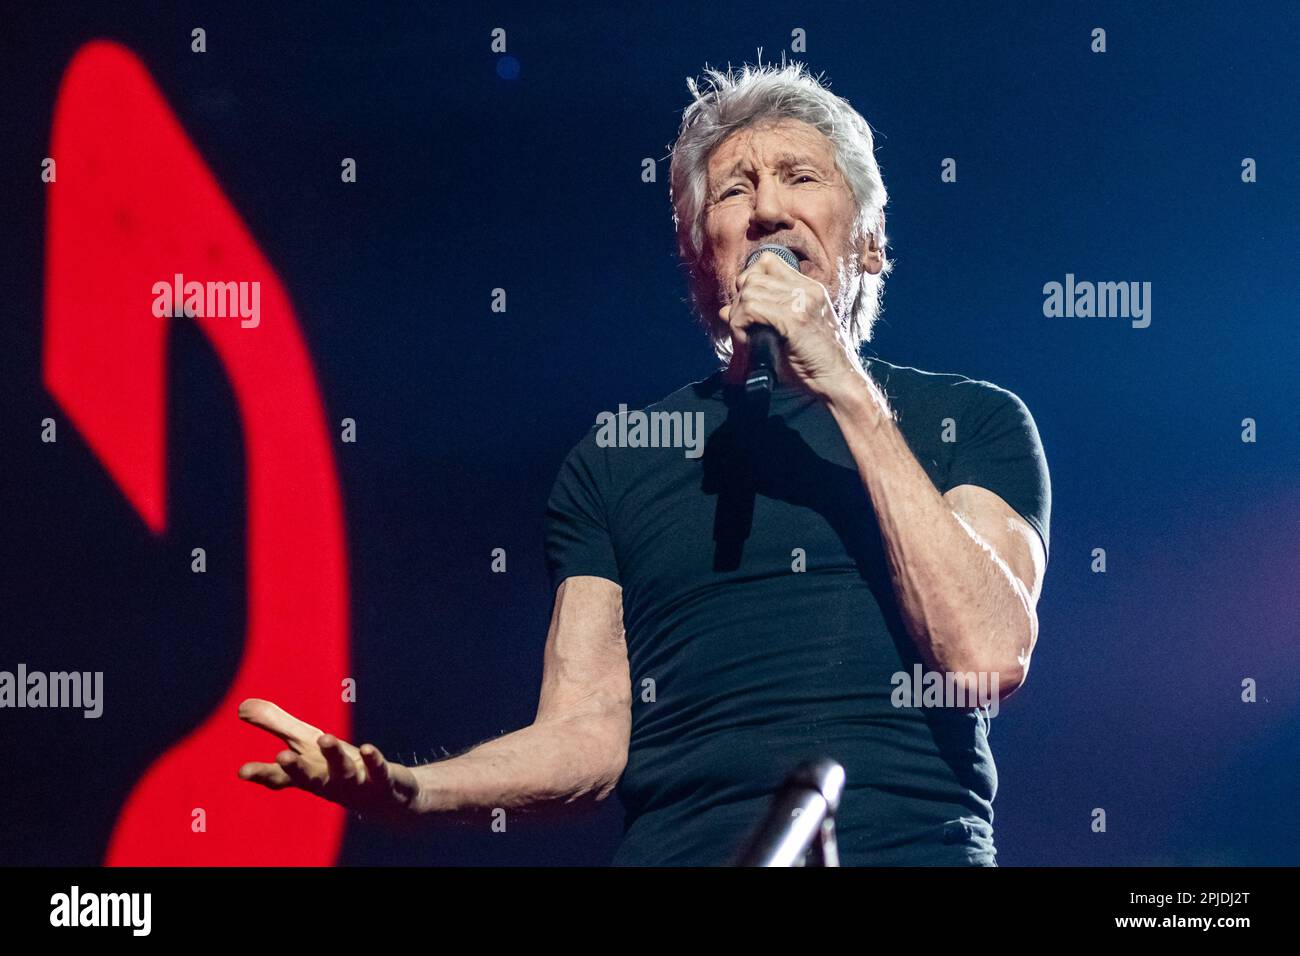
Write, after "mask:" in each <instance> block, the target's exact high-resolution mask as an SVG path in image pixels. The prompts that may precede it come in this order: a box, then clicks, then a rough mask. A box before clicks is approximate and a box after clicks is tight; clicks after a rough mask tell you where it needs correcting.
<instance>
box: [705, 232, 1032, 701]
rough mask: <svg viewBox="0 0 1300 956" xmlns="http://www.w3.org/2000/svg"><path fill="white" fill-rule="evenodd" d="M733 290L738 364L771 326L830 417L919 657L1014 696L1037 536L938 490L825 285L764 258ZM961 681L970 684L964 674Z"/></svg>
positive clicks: (969, 492) (988, 503)
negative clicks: (752, 339)
mask: <svg viewBox="0 0 1300 956" xmlns="http://www.w3.org/2000/svg"><path fill="white" fill-rule="evenodd" d="M873 248H874V246H873ZM867 258H870V257H867ZM865 261H866V259H864V262H865ZM736 288H737V294H736V297H735V299H734V301H733V303H732V304H730V305H727V306H725V307H723V308H722V309H720V310H719V312H718V315H719V317H720V318H721V319H722V320H723V321H724V322H726V323H727V324H728V325H729V326H730V328H731V333H732V339H733V341H734V342H735V343H736V347H737V349H738V350H739V355H740V362H738V363H736V367H738V368H743V367H744V364H743V362H744V361H745V359H746V356H747V352H748V348H749V336H748V330H749V328H750V327H751V326H753V325H755V324H765V325H769V326H771V327H772V328H773V329H775V330H776V331H777V333H778V334H779V335H780V336H781V338H782V339H783V340H784V344H785V348H784V350H783V372H782V374H783V376H785V378H787V379H790V380H797V381H799V382H801V383H802V385H803V386H804V387H805V388H806V389H808V390H809V391H811V392H812V393H813V394H814V395H817V396H818V397H819V398H820V399H822V401H823V402H825V404H826V406H827V408H829V410H830V412H831V414H832V415H833V416H834V417H835V421H836V423H837V424H838V425H839V427H840V431H841V433H843V435H844V440H845V442H846V444H847V445H848V447H849V451H850V452H851V453H852V455H853V461H854V463H855V464H856V465H857V469H858V475H859V477H860V478H861V480H862V484H863V487H864V488H865V489H866V491H867V494H868V495H869V496H870V498H871V504H872V506H873V507H874V509H875V512H876V515H877V518H878V520H879V523H880V531H881V537H882V539H883V541H884V545H885V552H886V555H887V557H888V562H889V568H890V574H891V578H892V581H893V586H894V592H895V594H896V595H897V596H898V603H899V607H900V610H901V611H902V615H903V619H904V622H905V623H906V626H907V630H908V633H909V635H910V636H911V638H912V640H913V642H914V643H915V644H916V646H917V649H918V651H919V652H920V654H921V656H922V658H923V659H924V660H925V662H926V663H927V664H928V665H929V666H930V667H931V668H934V669H936V670H941V671H945V672H950V673H954V674H966V675H978V674H979V673H981V672H983V673H985V674H994V673H996V674H997V675H998V691H999V696H1001V697H1005V696H1007V695H1008V694H1010V693H1011V692H1012V691H1014V690H1015V688H1017V687H1019V686H1020V684H1021V683H1023V681H1024V679H1025V675H1026V674H1027V673H1028V670H1029V656H1030V653H1031V652H1032V650H1033V646H1034V642H1035V641H1036V640H1037V637H1038V612H1037V602H1038V595H1039V593H1040V591H1041V589H1042V579H1043V572H1044V568H1045V566H1046V560H1045V555H1044V553H1043V545H1042V541H1041V540H1040V539H1039V537H1038V535H1037V532H1035V531H1034V530H1033V529H1032V528H1031V527H1030V526H1029V524H1028V522H1026V521H1025V520H1024V519H1023V518H1021V517H1020V516H1019V515H1017V514H1016V513H1015V512H1014V511H1013V510H1012V509H1011V508H1010V506H1009V505H1007V504H1006V502H1004V501H1003V500H1002V499H1001V498H999V497H998V496H997V495H995V494H993V493H992V492H990V491H987V490H985V489H982V488H978V487H975V486H972V485H963V486H961V487H959V488H954V489H952V490H951V491H949V492H948V495H947V496H943V495H940V494H939V491H938V489H937V488H935V486H934V484H933V483H932V482H931V481H930V478H929V476H928V475H927V474H926V473H925V470H924V469H923V468H922V467H921V465H920V463H919V462H917V460H916V457H915V456H914V455H913V454H912V451H911V449H910V448H909V447H908V446H907V442H906V440H905V439H904V438H903V435H902V433H901V432H900V431H899V430H898V426H897V425H896V424H895V423H894V420H893V416H892V414H891V412H890V410H889V404H888V401H887V400H886V398H885V396H884V394H883V393H882V392H881V391H880V389H879V388H878V387H877V386H876V384H875V382H873V381H872V380H871V377H870V376H869V375H868V374H867V373H866V372H865V371H864V370H863V369H862V366H861V363H860V362H859V361H858V357H857V350H856V346H855V345H854V343H852V342H851V341H849V340H848V337H847V335H846V333H845V331H844V328H843V326H842V324H841V322H840V321H839V318H838V316H837V314H836V312H835V309H834V306H833V304H832V303H831V300H830V296H829V293H828V292H827V290H826V288H825V287H824V286H822V285H821V284H820V283H818V282H817V281H816V280H814V279H811V278H809V277H808V276H805V275H802V274H801V273H799V272H797V271H795V270H793V269H790V268H789V267H788V266H786V265H785V264H783V263H782V262H781V261H780V260H779V259H778V258H777V257H776V256H773V255H770V254H769V255H763V256H760V257H759V258H758V260H757V261H756V262H755V263H754V264H753V265H752V266H750V267H749V268H748V269H746V270H745V271H744V272H742V273H741V274H740V276H739V277H738V279H737V281H736ZM964 683H966V684H967V685H968V686H967V690H968V691H974V690H976V689H977V688H976V687H975V686H971V684H972V681H971V677H966V678H964Z"/></svg>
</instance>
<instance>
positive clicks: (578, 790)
mask: <svg viewBox="0 0 1300 956" xmlns="http://www.w3.org/2000/svg"><path fill="white" fill-rule="evenodd" d="M631 729H632V685H631V678H630V676H629V673H628V660H627V644H626V641H625V638H624V634H623V592H622V589H621V588H620V587H619V586H618V585H617V584H615V583H614V582H612V581H608V580H606V579H604V578H597V577H571V578H567V579H566V580H564V581H562V582H561V583H560V586H559V587H558V588H556V591H555V607H554V610H553V611H552V613H551V628H550V633H549V634H548V635H547V639H546V651H545V656H544V658H543V671H542V691H541V698H540V700H539V702H538V705H537V716H536V717H534V718H533V723H532V724H531V725H529V726H527V727H524V728H523V729H522V730H517V731H515V732H514V733H510V734H506V735H505V736H503V737H498V738H497V739H495V740H490V741H488V742H487V743H484V744H480V745H479V746H477V747H475V748H473V749H472V750H470V751H468V752H467V753H464V754H461V755H460V756H458V757H453V758H451V759H449V760H441V761H438V762H436V763H430V764H425V765H423V766H420V767H415V768H414V773H415V777H416V780H417V781H418V783H419V793H418V795H417V797H416V800H415V805H414V809H415V811H416V812H417V813H420V814H431V813H432V814H442V813H447V812H449V811H450V812H463V811H470V812H473V811H474V810H484V809H492V808H496V807H501V808H505V809H528V810H531V811H538V810H558V809H565V808H567V807H569V806H570V805H574V804H581V805H586V806H591V805H594V804H596V803H599V802H600V801H601V800H604V799H605V798H606V797H608V796H609V794H610V793H611V792H612V791H613V790H614V787H615V785H617V783H618V779H619V777H620V776H621V775H622V773H623V768H624V766H625V765H626V764H627V748H628V741H629V738H630V735H631Z"/></svg>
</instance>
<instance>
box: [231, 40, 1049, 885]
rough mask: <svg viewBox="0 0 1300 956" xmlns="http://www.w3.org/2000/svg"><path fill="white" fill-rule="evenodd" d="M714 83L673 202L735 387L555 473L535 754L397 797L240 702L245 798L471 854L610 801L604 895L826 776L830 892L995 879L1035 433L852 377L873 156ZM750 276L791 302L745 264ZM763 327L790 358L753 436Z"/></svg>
mask: <svg viewBox="0 0 1300 956" xmlns="http://www.w3.org/2000/svg"><path fill="white" fill-rule="evenodd" d="M706 77H707V79H708V83H707V88H706V89H701V87H700V86H699V85H697V84H696V83H693V82H692V83H690V84H689V86H690V90H691V93H692V95H693V102H692V103H691V104H690V105H689V106H688V107H687V108H686V110H685V113H684V115H683V119H682V125H681V131H680V134H679V136H678V138H677V142H676V144H675V146H674V148H673V152H672V169H671V182H672V187H671V188H672V201H673V209H674V221H675V223H676V227H677V237H678V246H679V249H680V252H681V256H682V259H683V261H684V262H685V264H686V266H687V269H688V272H689V276H690V293H691V300H692V303H693V305H694V307H695V309H696V310H697V312H699V314H700V316H701V318H702V320H703V322H704V325H705V327H706V329H707V330H708V332H709V335H710V338H711V339H712V342H713V346H714V349H715V351H716V353H717V354H718V356H719V357H720V359H721V360H722V362H723V363H724V365H725V367H724V368H723V369H722V370H720V371H719V372H717V373H715V374H714V375H713V376H711V377H709V378H707V379H705V380H704V381H702V382H697V383H695V384H692V385H689V386H687V387H686V388H683V389H681V390H679V391H677V392H674V393H673V394H672V395H670V396H668V397H667V398H666V399H664V400H663V401H662V402H660V403H658V404H657V405H655V406H651V408H650V409H648V410H647V411H651V412H654V411H657V412H665V413H670V414H671V413H680V417H681V418H682V419H684V418H686V417H687V416H691V417H692V420H694V421H699V422H702V423H703V436H704V450H703V453H702V454H697V453H692V454H685V453H684V452H683V449H682V448H680V447H677V448H674V447H664V444H665V443H660V442H656V443H655V446H657V447H644V445H645V444H646V443H638V444H637V445H636V446H632V444H631V443H627V442H624V443H621V444H620V443H618V442H611V441H610V440H609V436H610V434H611V433H612V432H614V431H615V430H613V429H604V430H602V429H598V428H593V429H592V431H591V432H590V433H589V434H588V435H587V436H586V438H584V439H583V440H582V441H581V442H579V443H578V445H577V446H576V447H575V448H574V449H573V450H572V451H571V452H570V454H569V455H568V457H567V458H566V459H565V461H564V464H563V465H562V467H561V469H560V474H559V477H558V479H557V480H556V483H555V486H554V489H553V491H552V493H551V496H550V501H549V505H548V513H547V519H548V524H547V537H546V556H547V564H548V568H549V571H550V573H551V577H552V583H553V584H554V585H555V605H554V610H553V613H552V617H551V626H550V632H549V635H548V638H547V644H546V651H545V657H544V673H543V678H542V687H541V696H540V702H539V705H538V709H537V716H536V718H535V719H534V721H533V723H532V724H531V725H530V726H528V727H525V728H523V729H522V730H518V731H515V732H514V733H510V734H506V735H505V736H503V737H500V738H498V739H496V740H492V741H489V742H487V743H484V744H481V745H479V746H478V747H475V748H473V749H472V750H470V751H468V752H466V753H464V754H461V755H459V756H456V757H453V758H450V759H446V760H441V761H437V762H434V763H430V764H425V765H423V766H419V767H405V766H402V765H400V764H396V763H392V762H388V761H386V760H385V759H384V757H383V756H382V755H381V754H380V753H379V751H378V750H377V749H375V748H374V747H372V746H371V745H369V744H367V745H364V746H363V747H361V748H360V749H359V750H358V749H357V748H355V747H353V746H352V745H351V744H348V743H346V742H343V741H340V740H338V739H337V738H334V737H332V736H331V735H329V734H323V733H322V732H321V731H320V730H318V729H316V728H314V727H312V726H310V725H308V724H305V723H303V722H302V721H299V720H297V719H295V718H293V717H291V716H290V715H288V714H286V713H285V712H284V711H283V710H281V709H280V708H278V707H276V706H275V705H274V704H271V703H270V702H268V701H261V700H249V701H245V702H244V703H243V704H242V705H241V707H240V716H241V717H242V718H243V719H245V720H247V721H249V722H250V723H253V724H255V725H256V726H259V727H262V728H264V729H266V730H269V731H271V732H273V733H275V734H277V735H278V736H280V737H281V739H283V740H284V741H285V743H286V744H287V745H288V746H289V748H290V749H288V750H285V751H283V752H281V753H280V754H279V756H278V757H277V760H276V762H275V763H273V764H268V763H248V764H245V765H244V766H243V767H241V768H240V771H239V773H240V776H241V777H242V778H244V779H246V780H251V781H255V782H257V783H261V784H263V785H265V786H268V787H271V788H275V789H279V788H283V787H286V786H297V787H300V788H303V789H305V790H308V791H310V792H313V793H317V794H319V795H321V796H323V797H325V798H327V799H331V800H334V801H336V802H338V803H341V804H343V805H344V806H347V807H350V808H353V809H354V810H357V811H358V812H361V813H363V814H375V815H380V816H384V817H388V818H391V819H406V820H412V819H419V818H421V817H423V816H426V815H433V814H437V815H447V816H452V817H457V818H462V819H477V820H480V821H482V822H483V823H484V825H486V822H487V821H488V820H489V819H490V817H489V814H490V813H491V811H492V809H493V808H505V809H506V810H510V809H512V808H516V809H525V808H527V809H534V810H535V809H541V808H546V807H553V808H574V807H578V806H584V805H585V806H594V805H596V804H598V803H599V802H600V801H603V800H604V799H606V798H607V797H608V796H609V794H610V793H612V792H614V791H615V789H616V788H617V792H618V795H619V797H620V799H621V801H622V803H623V805H624V808H625V810H626V820H625V824H626V825H625V832H624V836H623V840H622V843H621V844H620V846H619V848H618V851H617V853H616V855H615V858H614V863H615V864H623V865H688V866H698V865H720V864H725V863H727V862H728V861H730V860H731V859H732V858H733V856H734V854H735V853H736V852H737V851H738V850H739V849H740V847H741V845H742V844H743V843H744V841H745V839H746V837H747V836H748V835H749V834H750V833H751V832H752V830H753V828H754V826H755V825H756V824H757V823H758V822H759V820H761V818H762V817H763V814H764V810H765V809H766V807H767V804H768V802H769V801H770V800H771V797H772V795H773V793H774V792H775V791H776V789H777V788H778V786H779V784H780V782H781V780H782V779H783V778H784V777H785V776H786V774H788V773H789V772H790V771H791V770H793V769H794V768H795V767H796V766H798V765H799V764H800V763H801V762H803V761H804V760H807V759H809V758H813V757H830V758H833V759H834V760H836V761H838V762H839V763H840V764H841V765H842V766H843V767H844V770H845V774H846V782H845V788H844V793H843V797H842V800H841V804H840V809H839V812H838V814H837V816H836V832H837V838H838V847H839V854H840V861H841V863H842V864H844V865H917V864H921V865H983V866H992V865H996V864H995V863H994V856H995V853H996V850H995V848H994V844H993V827H992V822H993V807H992V803H993V798H994V794H995V791H996V789H997V772H996V768H995V766H994V763H993V757H992V753H991V752H990V749H989V744H988V729H989V723H988V722H989V716H990V713H996V708H997V704H998V701H999V699H1000V698H1003V697H1006V696H1007V695H1008V694H1010V693H1012V692H1014V690H1015V689H1016V688H1018V687H1019V686H1020V685H1021V684H1022V683H1023V682H1024V680H1025V676H1026V674H1027V672H1028V669H1029V660H1030V655H1031V653H1032V651H1033V647H1034V642H1035V640H1036V639H1037V634H1038V618H1037V612H1036V607H1037V602H1038V597H1039V594H1040V591H1041V587H1042V580H1043V574H1044V571H1045V568H1046V564H1047V546H1048V527H1049V517H1050V510H1051V489H1050V482H1049V478H1048V472H1047V465H1046V461H1045V459H1044V456H1043V451H1042V447H1041V444H1040V442H1039V438H1038V431H1037V427H1036V425H1035V423H1034V420H1033V417H1032V416H1031V415H1030V413H1029V411H1028V409H1027V408H1026V407H1025V406H1024V404H1023V403H1022V402H1021V401H1020V399H1019V398H1017V397H1016V396H1015V395H1014V394H1013V393H1011V392H1009V391H1006V390H1004V389H1001V388H999V387H997V386H995V385H991V384H989V383H988V382H982V381H975V380H971V379H968V378H965V377H963V376H961V375H952V374H936V373H930V372H922V371H919V370H917V369H914V368H910V367H906V366H897V365H892V364H890V363H888V362H884V361H881V360H879V359H875V358H869V357H863V356H862V355H860V351H859V349H860V347H861V345H862V343H864V342H866V341H868V340H869V339H870V336H871V329H872V325H873V323H874V321H875V318H876V314H877V311H878V309H879V302H880V295H881V290H882V283H883V279H884V276H885V275H887V274H888V272H889V271H890V266H891V264H890V263H889V262H888V260H887V259H886V256H885V232H884V223H885V220H884V207H885V204H886V199H887V197H886V192H885V187H884V183H883V181H882V179H881V176H880V171H879V168H878V167H877V164H876V161H875V157H874V154H873V150H874V145H873V139H872V134H871V130H870V127H869V126H868V125H867V123H866V121H865V120H863V118H862V117H861V116H860V115H858V113H857V112H855V111H854V110H853V108H852V107H851V106H850V105H849V103H848V102H847V101H846V100H844V99H842V98H840V97H837V96H834V95H832V94H831V93H830V92H829V91H828V90H826V89H825V88H824V87H823V86H822V85H821V84H820V83H819V82H818V81H817V80H816V79H814V78H813V77H810V76H809V75H808V74H807V73H806V72H805V71H804V69H803V67H802V66H801V65H798V64H791V65H789V66H775V65H768V66H760V67H746V68H744V69H743V70H742V71H739V72H735V71H730V70H729V71H728V72H727V73H725V74H724V73H721V72H718V71H714V70H709V71H706ZM764 245H777V246H782V247H785V249H788V250H790V252H792V253H793V254H794V256H795V258H796V260H797V262H798V271H796V270H795V269H794V268H792V267H791V266H790V265H788V264H787V263H786V262H784V261H782V259H781V258H779V257H778V256H777V255H774V254H771V253H763V254H762V255H759V256H757V257H756V258H754V257H753V255H754V252H755V251H756V250H757V249H759V247H761V246H764ZM751 258H753V261H752V264H751ZM756 326H762V327H767V328H770V329H773V330H775V332H776V335H777V340H778V345H779V349H778V352H779V357H778V360H777V365H776V378H777V385H776V387H775V388H774V389H773V391H772V394H771V398H770V403H767V404H766V405H761V406H760V409H761V410H760V411H758V412H756V411H755V402H754V401H753V398H752V396H747V395H746V394H745V389H744V381H745V377H746V372H747V370H748V369H749V368H750V333H751V330H752V329H753V328H754V327H756ZM625 431H626V430H624V432H625ZM624 432H619V434H623V433H624ZM918 684H923V685H924V687H919V686H916V685H918ZM923 690H924V693H923ZM954 690H955V691H956V693H955V695H954V693H953V691H954Z"/></svg>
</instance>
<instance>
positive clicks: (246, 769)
mask: <svg viewBox="0 0 1300 956" xmlns="http://www.w3.org/2000/svg"><path fill="white" fill-rule="evenodd" d="M239 779H240V780H247V781H249V782H250V783H260V784H261V785H262V786H264V787H268V788H270V789H271V790H283V789H284V788H285V787H287V786H290V785H291V784H292V783H293V781H292V780H291V779H290V778H289V775H288V774H287V773H285V772H284V768H283V767H281V766H280V765H279V764H275V763H246V764H244V765H243V766H242V767H240V768H239Z"/></svg>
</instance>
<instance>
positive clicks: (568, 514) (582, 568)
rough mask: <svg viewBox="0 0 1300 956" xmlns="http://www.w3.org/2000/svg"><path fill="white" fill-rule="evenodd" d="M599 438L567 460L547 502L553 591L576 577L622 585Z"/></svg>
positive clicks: (548, 557)
mask: <svg viewBox="0 0 1300 956" xmlns="http://www.w3.org/2000/svg"><path fill="white" fill-rule="evenodd" d="M594 434H595V433H594V430H593V432H591V433H589V434H588V435H587V437H586V438H584V439H583V440H582V441H581V442H579V443H578V444H577V445H576V446H575V447H574V448H573V450H572V451H570V452H569V454H568V456H567V457H566V458H565V459H564V462H563V463H562V464H561V465H560V472H559V474H558V475H557V476H556V479H555V485H554V486H553V487H552V489H551V494H550V497H549V498H548V499H547V502H546V570H547V573H548V574H549V575H550V579H551V590H552V591H554V590H555V588H557V587H559V586H560V582H561V581H563V580H564V579H565V578H570V577H574V576H576V575H592V576H594V577H600V578H608V579H609V580H610V581H613V582H614V583H615V584H618V583H619V579H618V562H617V561H616V560H615V557H614V541H613V536H612V534H611V532H610V526H609V516H608V511H607V508H606V501H607V498H608V494H609V466H608V462H607V461H606V460H605V457H604V455H603V454H601V449H600V448H599V447H598V446H597V445H596V443H595V441H594V438H593V435H594Z"/></svg>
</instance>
